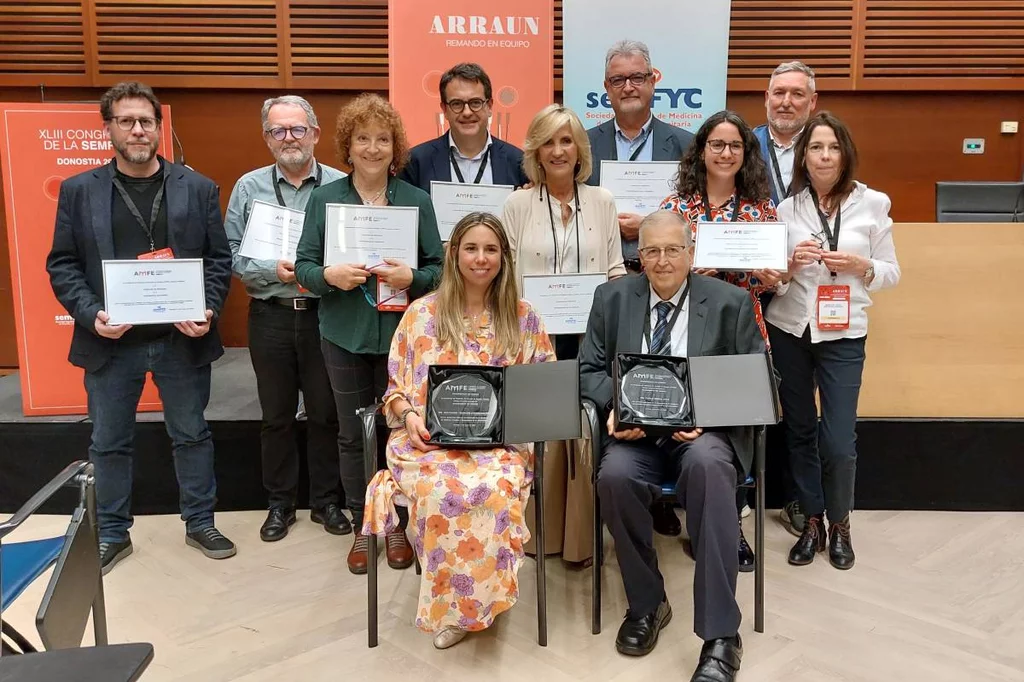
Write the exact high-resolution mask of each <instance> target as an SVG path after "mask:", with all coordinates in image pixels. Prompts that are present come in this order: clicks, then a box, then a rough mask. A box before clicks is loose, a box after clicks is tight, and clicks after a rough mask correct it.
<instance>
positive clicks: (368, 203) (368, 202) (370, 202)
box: [352, 180, 388, 206]
mask: <svg viewBox="0 0 1024 682" xmlns="http://www.w3.org/2000/svg"><path fill="white" fill-rule="evenodd" d="M352 186H353V187H355V188H356V193H358V194H359V198H360V199H362V200H363V206H373V205H374V204H376V203H377V201H379V200H380V198H381V197H382V196H384V192H385V191H387V189H388V185H387V183H384V186H383V187H381V188H380V191H379V192H377V193H376V194H375V195H374V196H373V198H372V199H367V198H366V195H364V194H363V190H361V189H359V186H358V185H356V183H355V180H353V181H352Z"/></svg>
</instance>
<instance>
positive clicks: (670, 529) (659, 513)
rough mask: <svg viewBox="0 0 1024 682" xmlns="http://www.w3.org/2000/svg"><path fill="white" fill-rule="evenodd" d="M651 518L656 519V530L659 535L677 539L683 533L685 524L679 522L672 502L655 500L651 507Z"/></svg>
mask: <svg viewBox="0 0 1024 682" xmlns="http://www.w3.org/2000/svg"><path fill="white" fill-rule="evenodd" d="M651 516H653V517H654V530H655V531H656V532H658V533H659V534H661V535H669V536H671V537H676V536H677V535H679V534H680V533H682V532H683V524H682V523H680V522H679V517H678V516H676V510H675V509H674V508H673V507H672V501H671V500H669V499H665V498H662V499H660V500H655V501H654V504H653V505H651Z"/></svg>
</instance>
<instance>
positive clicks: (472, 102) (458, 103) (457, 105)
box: [444, 97, 487, 114]
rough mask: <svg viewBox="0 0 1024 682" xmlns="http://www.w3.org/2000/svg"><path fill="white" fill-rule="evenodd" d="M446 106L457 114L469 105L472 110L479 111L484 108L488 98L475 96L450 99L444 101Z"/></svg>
mask: <svg viewBox="0 0 1024 682" xmlns="http://www.w3.org/2000/svg"><path fill="white" fill-rule="evenodd" d="M444 104H445V106H446V107H448V108H449V109H451V110H452V112H454V113H456V114H461V113H462V112H463V110H464V109H465V108H466V107H469V110H470V111H473V112H477V111H480V110H481V109H483V108H484V105H485V104H487V100H485V99H480V98H479V97H474V98H473V99H469V100H464V99H450V100H448V101H447V102H445V103H444Z"/></svg>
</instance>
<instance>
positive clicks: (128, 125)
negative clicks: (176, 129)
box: [110, 116, 158, 133]
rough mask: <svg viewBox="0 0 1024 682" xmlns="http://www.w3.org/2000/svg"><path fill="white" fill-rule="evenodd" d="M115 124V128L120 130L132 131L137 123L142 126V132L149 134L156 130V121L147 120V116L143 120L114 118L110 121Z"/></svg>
mask: <svg viewBox="0 0 1024 682" xmlns="http://www.w3.org/2000/svg"><path fill="white" fill-rule="evenodd" d="M110 120H111V121H113V122H114V123H116V124H117V127H118V128H120V129H121V130H134V129H135V124H136V123H138V124H139V125H140V126H142V130H143V131H145V132H147V133H151V132H153V131H154V130H156V124H157V123H158V121H157V120H156V119H155V118H149V117H148V116H146V117H143V118H136V117H135V116H114V117H113V118H111V119H110Z"/></svg>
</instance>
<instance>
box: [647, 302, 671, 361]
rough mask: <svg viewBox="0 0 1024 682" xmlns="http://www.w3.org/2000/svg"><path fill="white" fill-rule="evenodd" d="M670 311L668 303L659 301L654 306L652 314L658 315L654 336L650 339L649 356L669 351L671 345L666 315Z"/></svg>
mask: <svg viewBox="0 0 1024 682" xmlns="http://www.w3.org/2000/svg"><path fill="white" fill-rule="evenodd" d="M671 310H672V304H671V303H669V302H668V301H659V302H658V304H657V305H655V306H654V312H656V313H658V322H657V324H655V325H654V336H652V337H651V347H650V349H649V350H648V352H649V353H650V354H651V355H661V354H663V353H665V352H667V351H668V350H669V346H670V345H671V344H670V343H669V342H670V341H671V339H670V338H669V333H668V314H669V312H670V311H671Z"/></svg>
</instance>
